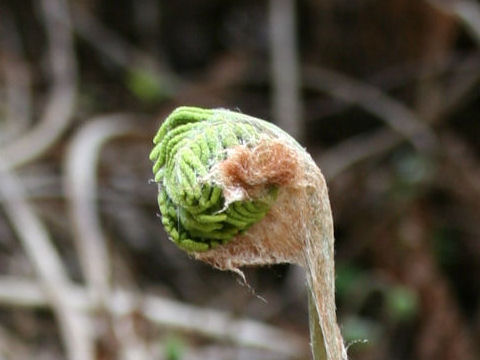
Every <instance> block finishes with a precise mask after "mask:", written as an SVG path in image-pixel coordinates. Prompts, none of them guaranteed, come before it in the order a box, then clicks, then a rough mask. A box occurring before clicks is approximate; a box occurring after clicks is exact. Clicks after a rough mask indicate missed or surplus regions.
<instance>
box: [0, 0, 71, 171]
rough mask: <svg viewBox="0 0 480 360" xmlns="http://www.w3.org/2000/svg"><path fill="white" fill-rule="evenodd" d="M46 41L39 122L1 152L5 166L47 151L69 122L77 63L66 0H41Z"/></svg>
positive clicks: (19, 162)
mask: <svg viewBox="0 0 480 360" xmlns="http://www.w3.org/2000/svg"><path fill="white" fill-rule="evenodd" d="M40 5H41V15H42V17H43V20H44V22H45V27H46V33H47V38H48V60H49V65H50V70H51V81H52V83H53V84H52V86H51V89H50V92H49V95H48V99H47V104H46V106H45V110H44V112H43V115H42V117H41V118H40V120H39V121H38V123H37V124H36V125H35V126H34V127H33V128H32V129H31V130H30V131H28V132H27V133H25V134H23V135H22V136H21V137H20V138H18V139H17V140H15V141H14V142H11V143H9V144H7V145H6V146H4V147H3V148H1V149H0V153H1V154H2V156H3V159H4V160H3V161H4V162H5V165H6V166H7V167H10V168H11V167H17V166H20V165H22V164H25V163H27V162H29V161H31V160H33V159H35V158H37V157H39V156H41V155H42V154H43V153H44V152H45V151H47V150H48V149H49V148H50V147H51V146H52V144H53V143H55V141H56V140H58V138H59V137H60V136H61V135H62V134H63V131H64V130H65V129H66V128H67V126H68V124H69V123H70V119H71V116H72V113H73V107H74V102H75V96H76V82H77V79H76V77H77V75H76V63H75V56H74V50H73V39H72V34H71V30H70V28H71V26H70V22H69V19H70V16H69V11H68V7H67V4H66V0H41V1H40Z"/></svg>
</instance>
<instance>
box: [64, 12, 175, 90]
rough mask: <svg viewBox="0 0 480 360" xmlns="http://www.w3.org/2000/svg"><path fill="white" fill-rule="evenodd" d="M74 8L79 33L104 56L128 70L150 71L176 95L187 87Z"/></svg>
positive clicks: (112, 32)
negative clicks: (182, 87)
mask: <svg viewBox="0 0 480 360" xmlns="http://www.w3.org/2000/svg"><path fill="white" fill-rule="evenodd" d="M72 6H73V9H74V11H73V14H72V15H73V24H74V27H75V31H76V32H77V33H78V35H79V36H80V37H82V39H84V40H85V41H87V42H88V43H89V44H90V45H91V46H92V47H93V48H94V49H95V50H97V51H98V52H99V53H100V54H102V55H104V56H105V57H106V58H108V59H110V60H111V61H112V62H114V63H115V64H116V65H118V66H121V67H124V68H127V69H128V70H130V69H132V68H136V67H139V68H145V69H148V70H149V71H151V72H152V73H153V74H156V75H158V76H159V77H160V78H161V79H162V81H163V83H162V85H163V86H165V88H166V90H167V91H168V92H171V93H173V92H175V91H176V90H178V88H179V87H181V86H182V85H183V81H182V80H181V79H180V78H179V77H177V76H175V75H174V74H173V73H172V72H170V71H168V69H166V68H165V66H164V65H163V64H161V63H159V62H158V61H156V60H155V59H154V58H152V56H151V55H149V54H148V53H147V52H145V51H143V50H142V49H139V48H138V47H136V46H134V45H132V44H130V43H129V42H127V41H125V40H124V39H123V38H122V37H120V36H118V35H117V34H116V33H115V32H114V31H112V30H110V29H108V28H107V27H105V25H104V24H102V22H100V21H99V20H97V19H96V18H95V17H94V16H93V14H91V13H89V12H88V11H87V10H85V9H83V8H82V7H81V6H79V5H76V4H72Z"/></svg>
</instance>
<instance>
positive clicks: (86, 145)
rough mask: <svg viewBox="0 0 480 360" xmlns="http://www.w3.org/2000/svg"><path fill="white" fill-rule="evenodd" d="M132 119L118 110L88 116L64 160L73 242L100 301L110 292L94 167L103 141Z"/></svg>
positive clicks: (123, 129) (127, 129)
mask: <svg viewBox="0 0 480 360" xmlns="http://www.w3.org/2000/svg"><path fill="white" fill-rule="evenodd" d="M132 119H133V117H132V116H129V115H124V114H117V115H109V116H101V117H97V118H94V119H91V120H89V121H88V122H87V123H86V124H85V125H84V126H83V127H82V128H81V129H80V130H79V131H78V132H77V133H76V135H75V137H74V138H73V139H72V141H71V143H70V145H69V147H68V149H67V153H66V156H65V160H64V168H65V176H64V187H65V194H67V197H68V201H69V212H70V219H71V221H72V223H73V226H74V232H75V236H74V239H75V245H76V248H77V251H78V255H79V257H80V263H81V265H82V270H83V273H84V275H85V279H86V282H87V285H88V288H89V289H91V290H92V292H93V294H92V295H93V297H94V299H96V300H98V301H101V302H104V301H105V300H106V296H107V294H108V292H109V290H108V289H109V287H110V285H109V282H110V273H111V267H110V259H109V256H108V250H107V245H106V240H105V238H104V236H103V232H102V226H101V224H100V222H99V211H98V205H97V200H98V194H97V180H96V179H97V173H96V169H97V164H98V159H99V154H100V151H101V147H102V145H103V144H104V143H105V142H107V141H109V140H111V139H112V138H114V137H117V136H121V135H125V134H126V133H129V132H131V130H132V128H133V126H132V121H131V120H132Z"/></svg>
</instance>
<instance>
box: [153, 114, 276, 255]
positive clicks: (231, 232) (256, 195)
mask: <svg viewBox="0 0 480 360" xmlns="http://www.w3.org/2000/svg"><path fill="white" fill-rule="evenodd" d="M263 127H265V124H264V123H262V121H261V120H259V119H254V118H251V117H249V116H246V115H243V114H239V113H236V112H232V111H228V110H224V109H215V110H211V109H201V108H197V107H179V108H177V109H176V110H174V111H173V112H172V113H171V114H170V115H169V116H168V117H167V118H166V119H165V121H164V122H163V124H162V125H161V127H160V129H159V130H158V132H157V134H156V136H155V138H154V140H153V142H154V148H153V149H152V151H151V153H150V159H151V160H152V161H153V163H154V165H153V173H154V175H155V181H156V182H157V183H159V195H158V204H159V208H160V212H161V214H162V223H163V225H164V227H165V229H166V231H167V232H168V234H169V236H170V238H171V239H172V240H173V241H174V242H175V243H176V244H177V245H178V246H179V247H180V248H182V249H184V250H186V251H188V252H202V251H206V250H209V249H212V248H215V247H216V246H218V245H220V244H225V243H227V242H229V241H230V240H231V239H233V238H234V237H235V236H236V235H239V234H242V233H243V232H245V231H246V230H247V229H248V228H249V227H251V226H252V225H253V224H255V223H257V222H258V221H260V220H261V219H262V218H263V217H264V216H265V214H266V213H267V212H268V210H269V208H270V206H271V205H272V203H273V202H274V201H275V199H276V197H277V185H276V184H275V183H271V184H266V185H265V184H264V185H265V186H263V187H262V188H261V189H260V190H259V191H254V192H252V194H253V196H250V195H251V194H245V193H238V194H236V195H232V193H228V189H227V188H226V187H225V184H222V180H221V179H220V178H219V176H218V169H219V165H221V164H222V162H224V161H225V160H226V159H227V158H228V157H229V154H230V153H231V150H232V149H238V148H240V147H242V148H243V149H246V148H249V149H253V148H254V147H255V146H256V145H258V144H259V143H260V142H261V139H262V131H261V130H262V128H263ZM265 129H267V128H265ZM240 166H241V164H240ZM230 170H231V169H230ZM233 172H234V171H233ZM254 185H255V184H253V185H252V188H253V187H254ZM228 194H229V195H231V196H230V198H229V199H226V197H227V196H229V195H228Z"/></svg>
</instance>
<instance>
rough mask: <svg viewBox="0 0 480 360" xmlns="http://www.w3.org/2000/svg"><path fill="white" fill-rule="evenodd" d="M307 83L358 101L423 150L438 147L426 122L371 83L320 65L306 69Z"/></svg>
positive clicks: (342, 97) (311, 86)
mask: <svg viewBox="0 0 480 360" xmlns="http://www.w3.org/2000/svg"><path fill="white" fill-rule="evenodd" d="M304 82H305V84H306V86H308V87H310V88H314V89H318V90H320V91H323V92H326V93H328V95H330V96H333V97H335V98H337V99H340V100H342V101H344V102H347V103H351V104H356V105H358V106H360V107H362V108H364V109H365V110H366V111H368V112H370V113H372V114H374V115H376V116H377V117H378V118H379V120H381V121H383V122H384V123H385V124H386V125H388V126H389V127H390V128H391V129H392V130H394V131H395V132H397V133H398V134H400V135H402V136H403V137H405V139H407V140H408V141H409V142H411V143H412V145H414V146H415V147H416V148H417V149H419V150H421V151H427V152H432V151H433V150H434V149H435V147H436V146H437V139H436V136H435V134H433V132H432V131H431V130H430V129H429V128H428V126H427V125H426V124H425V123H423V122H422V121H421V120H420V119H418V118H417V116H416V115H415V114H414V113H413V112H412V111H411V110H410V109H408V108H407V107H406V106H405V105H403V104H402V103H400V102H399V101H397V100H395V99H393V98H391V97H390V96H388V95H387V94H385V93H384V92H382V91H381V90H380V89H378V88H376V87H374V86H372V85H369V84H366V83H362V82H360V81H357V80H354V79H351V78H348V77H347V76H345V75H343V74H339V73H336V72H334V71H331V70H326V69H322V68H320V67H306V68H304Z"/></svg>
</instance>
